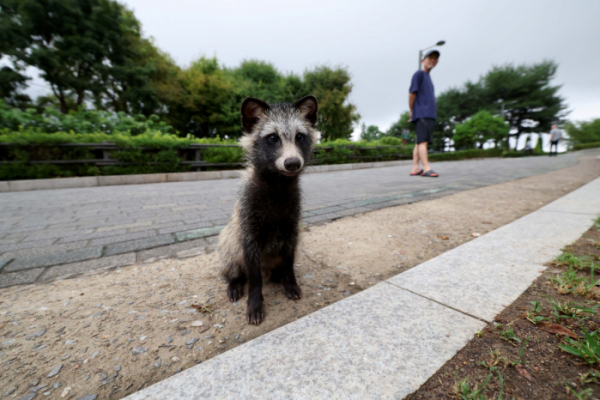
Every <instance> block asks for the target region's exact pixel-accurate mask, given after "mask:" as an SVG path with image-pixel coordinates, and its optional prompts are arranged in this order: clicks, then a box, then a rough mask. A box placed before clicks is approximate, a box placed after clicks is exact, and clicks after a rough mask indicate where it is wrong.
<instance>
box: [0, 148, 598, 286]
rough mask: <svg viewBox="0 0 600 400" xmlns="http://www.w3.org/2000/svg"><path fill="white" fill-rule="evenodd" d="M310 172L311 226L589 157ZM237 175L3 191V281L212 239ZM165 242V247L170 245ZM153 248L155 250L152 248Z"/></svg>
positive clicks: (44, 276)
mask: <svg viewBox="0 0 600 400" xmlns="http://www.w3.org/2000/svg"><path fill="white" fill-rule="evenodd" d="M598 153H600V151H599V150H597V149H596V150H589V151H586V152H578V153H569V154H564V155H560V156H559V157H555V158H550V157H529V158H521V159H484V160H469V161H457V162H445V163H435V168H436V170H437V171H438V172H439V173H440V174H441V177H440V178H438V179H428V178H422V177H410V176H408V172H409V170H410V166H408V165H405V166H396V167H388V168H376V169H366V170H352V171H340V172H330V173H319V174H308V175H305V176H304V177H303V178H302V179H303V188H304V199H305V201H304V210H305V211H304V213H303V220H304V222H305V223H317V222H321V221H326V220H331V219H336V218H340V217H343V216H348V215H353V214H357V213H361V212H366V211H371V210H374V209H379V208H384V207H390V206H394V205H399V204H404V203H409V202H414V201H419V200H422V199H427V198H433V197H439V196H443V195H447V194H452V193H456V192H458V191H462V190H468V189H472V188H477V187H481V186H487V185H492V184H496V183H501V182H506V181H512V180H516V179H519V178H523V177H527V176H532V175H536V174H541V173H545V172H549V171H553V170H557V169H561V168H566V167H569V166H572V165H574V164H575V163H576V162H577V158H578V157H579V156H581V155H583V154H598ZM239 183H240V182H239V179H230V180H215V181H198V182H178V183H161V184H147V185H130V186H109V187H94V188H81V189H61V190H44V191H32V192H12V193H0V287H5V286H10V285H14V284H24V283H32V282H34V281H36V280H37V281H39V280H50V279H53V278H55V277H57V276H62V275H68V274H73V273H80V272H85V271H88V270H91V269H96V268H105V267H111V266H120V265H128V264H132V263H134V262H136V261H143V260H145V259H148V258H153V257H158V256H164V255H165V254H171V253H178V252H185V251H189V250H190V249H194V248H199V247H203V246H207V245H209V244H210V243H211V242H214V235H216V234H217V233H218V232H219V230H220V229H221V227H222V226H223V225H224V224H225V223H226V222H227V220H228V218H229V215H230V213H231V210H232V208H233V204H234V202H235V200H236V197H237V192H238V189H239ZM165 246H166V247H165ZM152 249H154V250H152Z"/></svg>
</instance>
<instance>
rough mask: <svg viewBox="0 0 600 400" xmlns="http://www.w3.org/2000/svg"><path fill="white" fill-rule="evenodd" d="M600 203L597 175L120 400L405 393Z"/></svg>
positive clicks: (502, 304)
mask: <svg viewBox="0 0 600 400" xmlns="http://www.w3.org/2000/svg"><path fill="white" fill-rule="evenodd" d="M598 199H600V178H598V179H596V180H594V181H592V182H590V183H588V184H587V185H585V186H583V187H581V188H579V189H577V190H575V191H573V192H571V193H569V194H567V195H566V196H564V197H562V198H560V199H558V200H556V201H554V202H552V203H550V204H548V205H547V206H545V207H542V208H541V209H540V210H538V211H535V212H533V213H531V214H528V215H526V216H524V217H522V218H520V219H518V220H516V221H514V222H512V223H510V224H507V225H505V226H503V227H501V228H498V229H496V230H494V231H491V232H489V233H487V234H486V235H483V236H482V237H480V238H477V239H475V240H472V241H470V242H468V243H465V244H463V245H461V246H459V247H456V248H454V249H452V250H450V251H448V252H446V253H444V254H442V255H440V256H438V257H435V258H433V259H431V260H429V261H427V262H425V263H423V264H420V265H418V266H417V267H415V268H412V269H410V270H408V271H406V272H404V273H401V274H399V275H396V276H395V277H393V278H391V279H388V280H387V281H384V282H382V283H379V284H377V285H376V286H374V287H371V288H369V289H366V290H364V291H362V292H360V293H358V294H356V295H354V296H351V297H349V298H346V299H344V300H341V301H339V302H337V303H335V304H332V305H330V306H328V307H325V308H323V309H321V310H319V311H316V312H315V313H313V314H310V315H308V316H306V317H304V318H301V319H299V320H297V321H294V322H292V323H290V324H288V325H285V326H283V327H281V328H278V329H276V330H274V331H271V332H269V333H267V334H265V335H263V336H261V337H259V338H257V339H255V340H252V341H250V342H248V343H245V344H243V345H241V346H238V347H236V348H234V349H232V350H230V351H228V352H225V353H223V354H221V355H219V356H217V357H214V358H212V359H210V360H208V361H206V362H204V363H202V364H200V365H196V366H194V367H191V368H189V369H187V370H185V371H183V372H181V373H180V374H177V375H174V376H172V377H170V378H167V379H165V380H163V381H161V382H158V383H156V384H154V385H152V386H150V387H148V388H146V389H143V390H141V391H139V392H137V393H134V394H132V395H130V396H128V397H127V399H129V400H141V399H165V398H169V399H198V398H203V399H212V398H233V397H235V398H248V399H262V398H281V399H320V398H332V397H335V398H394V399H401V398H404V397H406V396H407V395H409V394H410V393H412V392H414V391H415V390H417V389H418V388H419V387H420V386H421V385H422V384H423V383H424V382H425V381H427V379H429V377H430V376H432V375H433V374H434V373H435V372H436V371H437V370H438V369H439V368H440V367H441V366H442V365H444V363H446V362H447V361H448V360H449V359H451V358H452V356H454V354H456V352H458V351H459V350H460V349H461V348H463V347H464V346H465V345H466V344H467V343H468V342H469V341H470V340H471V339H472V337H473V335H474V334H476V332H477V331H478V330H480V329H481V328H482V327H484V326H485V325H486V323H487V322H489V321H492V320H493V319H494V317H495V316H496V315H497V314H498V313H500V312H501V311H502V310H503V309H504V308H506V307H507V306H508V305H510V304H511V303H512V302H513V301H514V300H516V299H517V298H518V297H519V296H520V295H521V294H522V293H523V291H525V290H526V289H527V288H528V287H529V286H530V285H531V283H532V282H533V281H534V280H535V279H536V278H537V277H538V276H539V275H540V274H541V273H542V272H543V271H544V270H545V268H546V267H545V266H544V264H545V263H547V262H548V261H550V260H552V259H553V258H554V257H555V256H556V255H558V254H559V253H560V250H561V248H562V247H564V246H565V245H568V244H569V243H572V242H573V241H575V240H577V239H578V238H579V237H580V236H581V235H582V234H583V233H585V232H586V231H587V230H588V229H589V227H590V226H591V225H592V224H593V221H594V220H595V219H596V218H597V215H598V214H599V213H600V200H598ZM491 277H493V279H491Z"/></svg>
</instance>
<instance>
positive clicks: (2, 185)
mask: <svg viewBox="0 0 600 400" xmlns="http://www.w3.org/2000/svg"><path fill="white" fill-rule="evenodd" d="M9 191H10V189H9V187H8V182H6V181H3V182H0V193H2V192H9Z"/></svg>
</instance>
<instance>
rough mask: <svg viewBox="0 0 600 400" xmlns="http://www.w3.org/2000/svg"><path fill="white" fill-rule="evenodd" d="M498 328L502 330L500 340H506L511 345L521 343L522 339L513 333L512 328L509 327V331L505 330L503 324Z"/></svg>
mask: <svg viewBox="0 0 600 400" xmlns="http://www.w3.org/2000/svg"><path fill="white" fill-rule="evenodd" d="M496 327H497V328H498V329H500V339H503V340H506V341H507V342H509V343H511V344H514V343H521V339H519V338H518V337H517V335H515V331H513V328H512V327H511V326H509V327H508V330H505V329H503V327H502V324H498V325H496Z"/></svg>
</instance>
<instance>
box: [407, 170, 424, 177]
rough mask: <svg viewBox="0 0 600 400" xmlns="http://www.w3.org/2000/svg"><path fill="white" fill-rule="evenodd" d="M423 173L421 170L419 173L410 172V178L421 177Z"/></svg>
mask: <svg viewBox="0 0 600 400" xmlns="http://www.w3.org/2000/svg"><path fill="white" fill-rule="evenodd" d="M422 173H423V170H420V171H419V172H411V173H410V176H418V175H421V174H422Z"/></svg>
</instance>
